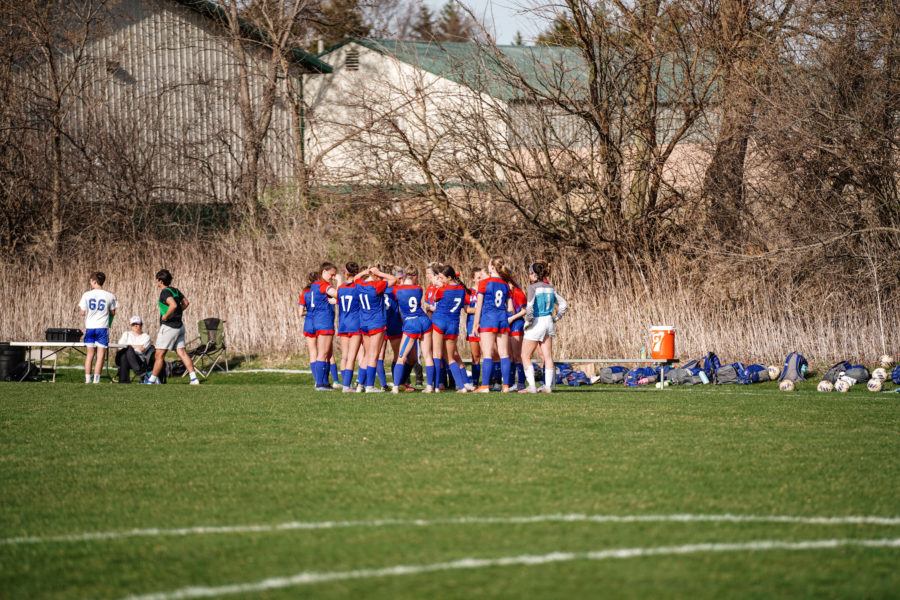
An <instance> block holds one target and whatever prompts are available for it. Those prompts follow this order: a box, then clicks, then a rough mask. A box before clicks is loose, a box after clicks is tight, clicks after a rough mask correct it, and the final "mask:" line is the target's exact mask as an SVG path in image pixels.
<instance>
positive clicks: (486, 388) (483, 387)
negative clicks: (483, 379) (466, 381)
mask: <svg viewBox="0 0 900 600" xmlns="http://www.w3.org/2000/svg"><path fill="white" fill-rule="evenodd" d="M490 391H491V386H489V385H479V386H478V387H477V388H476V389H475V393H476V394H487V393H490Z"/></svg>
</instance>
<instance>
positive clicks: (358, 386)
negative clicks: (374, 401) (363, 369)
mask: <svg viewBox="0 0 900 600" xmlns="http://www.w3.org/2000/svg"><path fill="white" fill-rule="evenodd" d="M365 390H366V387H365V386H364V385H363V384H361V383H357V384H356V393H357V394H362V393H363V392H364V391H365Z"/></svg>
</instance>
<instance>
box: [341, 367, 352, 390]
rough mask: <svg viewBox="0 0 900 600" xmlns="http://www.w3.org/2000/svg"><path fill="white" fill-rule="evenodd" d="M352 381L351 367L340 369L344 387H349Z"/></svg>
mask: <svg viewBox="0 0 900 600" xmlns="http://www.w3.org/2000/svg"><path fill="white" fill-rule="evenodd" d="M352 382H353V369H344V370H343V371H341V383H342V384H343V385H344V387H345V388H348V387H350V384H351V383H352Z"/></svg>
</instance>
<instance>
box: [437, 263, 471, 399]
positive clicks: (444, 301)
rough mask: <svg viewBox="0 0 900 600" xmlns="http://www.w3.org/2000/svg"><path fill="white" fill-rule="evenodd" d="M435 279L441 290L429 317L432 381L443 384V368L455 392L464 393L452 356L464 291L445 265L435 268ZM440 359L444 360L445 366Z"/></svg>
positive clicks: (463, 300) (449, 268)
mask: <svg viewBox="0 0 900 600" xmlns="http://www.w3.org/2000/svg"><path fill="white" fill-rule="evenodd" d="M435 279H436V280H437V282H438V283H439V284H440V287H439V288H438V289H437V290H436V291H435V293H434V312H433V313H432V315H431V321H432V323H433V325H432V328H431V329H432V334H431V337H432V343H433V347H434V349H433V351H432V353H433V354H434V377H435V380H437V382H438V383H440V382H441V381H443V373H442V370H443V368H444V364H446V365H447V368H448V369H449V371H450V374H451V375H453V380H454V381H455V382H456V389H457V391H459V392H465V391H466V387H465V386H466V379H465V375H464V374H463V373H462V371H461V369H460V367H459V364H457V363H456V360H455V356H456V355H457V350H456V338H458V337H459V317H460V314H461V312H462V307H463V305H464V304H465V301H466V288H465V287H464V286H463V285H462V284H461V283H460V282H459V279H458V278H457V276H456V270H455V269H453V267H451V266H448V265H443V266H441V267H439V268H438V270H437V272H436V273H435ZM443 357H446V363H445V361H444V360H443Z"/></svg>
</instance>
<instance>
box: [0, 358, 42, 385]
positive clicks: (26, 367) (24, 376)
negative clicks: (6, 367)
mask: <svg viewBox="0 0 900 600" xmlns="http://www.w3.org/2000/svg"><path fill="white" fill-rule="evenodd" d="M6 380H7V381H31V382H37V381H40V380H41V370H40V369H38V366H37V365H36V364H34V363H33V362H28V361H23V362H20V363H19V364H17V365H16V366H15V367H13V369H12V371H10V372H9V375H7V376H6Z"/></svg>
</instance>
